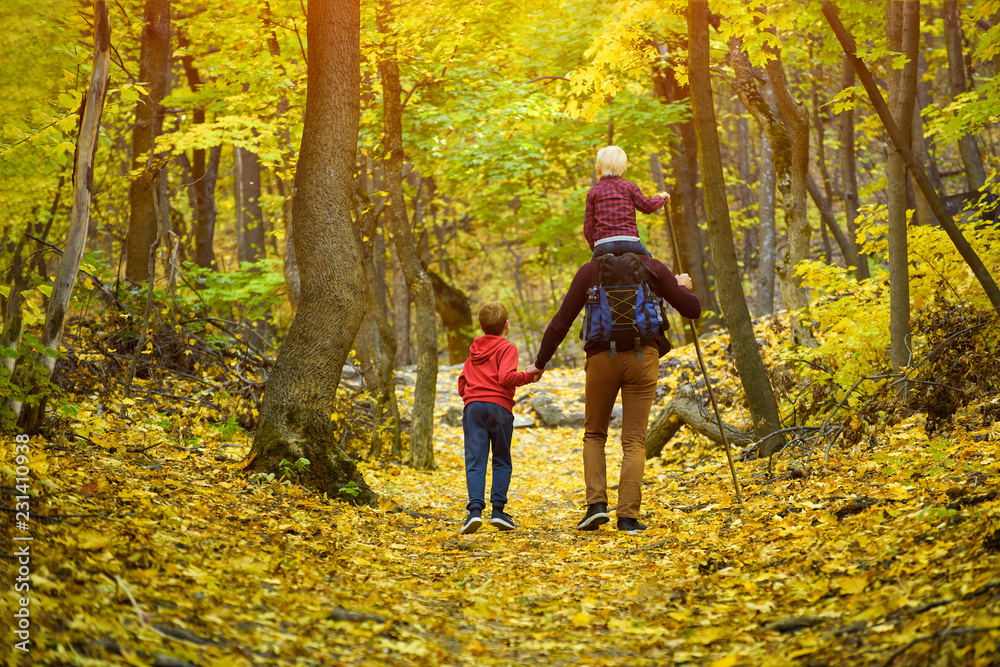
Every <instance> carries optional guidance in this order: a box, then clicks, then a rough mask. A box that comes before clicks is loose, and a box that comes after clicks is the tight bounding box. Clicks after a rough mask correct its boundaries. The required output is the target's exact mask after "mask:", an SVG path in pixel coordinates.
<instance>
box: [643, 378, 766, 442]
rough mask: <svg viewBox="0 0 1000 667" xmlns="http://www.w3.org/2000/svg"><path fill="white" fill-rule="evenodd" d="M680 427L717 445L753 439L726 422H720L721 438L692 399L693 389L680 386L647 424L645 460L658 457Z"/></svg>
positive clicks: (693, 398) (716, 429) (715, 426)
mask: <svg viewBox="0 0 1000 667" xmlns="http://www.w3.org/2000/svg"><path fill="white" fill-rule="evenodd" d="M682 426H688V427H689V428H690V429H691V430H692V431H694V432H695V433H698V434H700V435H703V436H705V437H707V438H709V439H710V440H712V441H713V442H716V443H718V444H720V445H721V444H723V443H724V442H727V441H728V442H729V444H730V445H748V444H750V443H751V442H753V433H752V432H747V431H741V430H740V429H738V428H736V427H735V426H731V425H729V424H726V423H723V424H722V428H723V429H724V430H725V432H726V439H725V440H723V439H722V433H721V432H720V429H719V424H718V423H717V422H714V421H711V420H710V418H707V417H706V416H705V411H704V410H702V407H701V403H699V402H698V401H697V399H696V398H695V393H694V388H693V387H692V386H691V385H684V386H683V387H680V388H678V389H677V392H676V393H675V394H674V397H673V398H671V399H670V402H668V403H667V404H666V405H665V406H663V409H662V410H660V413H659V414H658V415H656V418H655V419H654V420H653V421H652V423H651V424H650V425H649V430H648V431H647V432H646V459H647V460H648V459H651V458H654V457H656V456H659V455H660V453H661V452H662V451H663V447H664V446H665V445H666V444H667V443H668V442H670V439H671V438H673V437H674V435H676V433H677V431H679V430H680V429H681V427H682Z"/></svg>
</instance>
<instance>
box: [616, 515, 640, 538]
mask: <svg viewBox="0 0 1000 667" xmlns="http://www.w3.org/2000/svg"><path fill="white" fill-rule="evenodd" d="M618 530H624V531H625V532H626V533H628V534H629V535H638V534H639V533H641V532H642V531H644V530H646V524H644V523H640V522H639V520H638V519H633V518H631V517H627V516H620V517H618Z"/></svg>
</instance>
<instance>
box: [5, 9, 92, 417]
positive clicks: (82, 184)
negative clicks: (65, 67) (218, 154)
mask: <svg viewBox="0 0 1000 667" xmlns="http://www.w3.org/2000/svg"><path fill="white" fill-rule="evenodd" d="M110 65H111V25H110V22H109V21H108V5H107V3H106V2H105V0H97V1H96V2H95V3H94V59H93V65H92V68H91V75H90V85H89V86H88V88H87V92H86V95H85V97H84V104H83V112H82V113H81V115H80V126H79V128H80V129H79V134H78V135H77V140H76V153H75V155H74V156H73V208H72V212H71V213H70V222H69V232H68V233H67V237H66V245H65V247H64V248H63V254H62V258H61V259H60V260H59V268H58V269H57V270H56V278H55V280H54V281H53V284H52V295H51V297H50V299H49V302H48V307H47V308H46V311H45V325H44V326H43V328H42V338H41V343H42V345H43V346H44V347H46V348H50V349H53V350H58V349H59V345H60V343H61V342H62V333H63V325H64V323H65V321H66V311H67V310H68V308H69V300H70V297H71V296H72V295H73V287H74V285H75V284H76V275H77V272H78V271H79V268H80V261H81V260H82V259H83V253H84V250H85V249H86V246H87V228H88V221H89V217H90V197H91V191H92V189H93V187H94V182H93V179H94V157H95V155H96V154H97V145H98V141H97V139H98V134H99V132H100V127H101V114H102V113H103V111H104V96H105V93H106V92H107V88H108V77H109V72H110ZM41 362H42V367H43V371H42V372H43V377H42V378H37V377H29V376H27V375H25V377H26V378H27V379H28V381H29V382H31V383H32V385H33V386H32V388H31V389H29V390H28V391H27V392H26V395H28V396H31V395H35V396H39V397H40V400H39V401H38V402H35V403H32V404H31V405H30V406H29V407H28V409H27V410H22V408H23V406H22V404H21V403H20V402H19V401H12V402H11V406H10V407H11V409H12V411H13V413H14V419H16V420H17V421H18V423H19V425H20V426H21V428H22V429H23V432H24V433H27V434H29V435H34V434H36V433H38V428H39V426H40V425H41V422H42V416H43V415H44V414H45V403H46V400H47V399H48V396H47V394H45V393H44V392H45V390H44V389H42V388H41V385H42V382H43V381H44V380H47V379H48V378H49V377H50V376H51V375H52V370H53V369H54V368H55V365H56V359H55V357H54V356H50V355H47V354H43V355H42V359H41Z"/></svg>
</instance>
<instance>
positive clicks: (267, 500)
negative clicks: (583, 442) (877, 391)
mask: <svg viewBox="0 0 1000 667" xmlns="http://www.w3.org/2000/svg"><path fill="white" fill-rule="evenodd" d="M706 347H708V346H706ZM684 353H685V352H683V351H680V352H679V353H678V354H684ZM679 372H682V371H679ZM449 373H450V376H449ZM449 373H443V374H442V377H441V384H442V388H443V391H444V389H445V388H446V385H447V384H448V383H450V382H453V381H454V375H455V372H453V371H452V372H449ZM581 378H582V370H577V371H551V372H548V373H546V375H545V377H544V378H543V381H542V383H541V385H542V386H541V387H539V388H544V389H548V390H550V391H552V392H553V393H554V394H555V395H556V396H557V397H558V398H560V399H562V398H565V399H566V400H567V401H574V400H576V398H577V397H578V396H579V392H580V389H579V382H580V380H581ZM670 381H673V380H671V379H670V378H667V379H666V380H665V382H670ZM403 394H404V399H405V392H403ZM442 395H443V396H444V395H445V394H444V393H443V394H442ZM457 400H458V399H457V397H453V396H448V397H446V400H445V401H444V402H445V403H449V402H451V401H457ZM404 405H405V400H404ZM521 406H523V402H522V403H521V404H519V407H518V408H517V409H518V410H521V409H522V407H521ZM446 407H447V406H446V405H441V406H439V415H438V417H439V418H440V417H441V416H443V413H444V409H445V408H446ZM200 416H201V417H204V416H205V415H199V414H197V413H196V412H194V411H191V412H187V413H183V414H182V415H180V416H179V419H180V421H177V418H175V421H174V422H171V421H170V420H169V419H164V418H163V417H162V416H158V415H152V416H150V415H149V414H136V415H135V417H134V418H133V419H127V420H122V419H120V418H119V417H118V416H117V413H116V412H115V413H108V412H106V411H105V412H103V413H101V414H98V411H97V410H96V409H93V406H90V405H85V407H84V408H83V410H82V412H81V414H80V415H79V419H80V423H84V424H87V428H88V429H89V430H88V431H87V434H88V437H89V438H91V439H92V440H93V442H94V445H91V444H88V443H82V442H80V441H78V442H71V441H67V439H65V438H62V437H61V436H59V437H55V438H54V440H53V441H51V442H41V441H38V440H37V439H36V440H33V441H32V445H31V463H30V467H31V475H30V477H31V482H30V483H31V486H32V489H33V490H34V491H35V492H36V493H38V494H40V495H39V496H37V497H33V498H32V500H31V503H32V519H31V522H30V527H29V532H30V534H31V536H32V537H33V542H32V543H31V546H32V552H31V554H32V556H31V558H32V560H31V564H30V567H31V579H30V581H31V593H30V595H31V600H32V602H31V605H32V606H31V609H32V621H31V622H32V623H33V624H34V625H33V626H32V627H33V628H34V629H35V631H36V632H35V634H34V635H33V636H32V637H33V641H35V642H36V643H35V644H33V649H32V650H33V653H32V654H31V656H30V658H31V661H32V662H33V663H37V664H42V663H46V662H47V663H50V664H51V663H58V664H81V665H82V664H88V665H90V664H117V663H120V662H122V661H123V660H126V659H127V660H131V661H132V662H133V664H148V663H149V662H150V661H151V660H154V659H155V657H156V656H157V655H159V656H161V658H160V659H159V660H160V664H167V663H168V662H169V661H168V660H167V657H169V658H171V659H172V660H182V661H185V662H186V663H188V664H198V665H249V664H302V665H331V664H332V665H380V664H392V665H414V664H417V665H529V664H530V665H535V664H539V665H541V664H544V665H577V664H586V665H665V664H685V663H686V664H699V665H701V664H704V665H713V666H714V667H726V666H727V665H728V666H732V665H757V664H765V665H771V664H778V665H783V664H789V665H791V664H815V665H826V664H864V665H868V664H872V665H875V664H879V665H881V664H886V663H887V662H888V663H891V664H896V665H900V664H924V663H925V662H927V661H928V660H929V659H931V657H934V658H935V659H938V658H940V659H941V660H945V661H950V663H949V664H973V665H988V664H993V663H992V661H993V660H995V656H996V655H997V646H998V642H1000V629H997V628H996V626H997V622H996V619H997V618H1000V579H998V577H997V572H1000V502H998V489H1000V482H998V458H1000V427H996V426H994V429H993V431H991V430H989V429H986V430H981V431H978V432H969V433H965V434H963V435H961V437H956V438H954V439H952V440H943V439H942V440H927V438H926V436H924V435H923V429H922V426H921V424H920V422H919V421H918V420H916V419H914V420H912V421H910V422H904V423H903V424H900V425H899V426H897V427H896V428H895V429H894V430H893V431H892V432H891V433H888V434H887V435H886V441H885V442H884V443H882V444H881V445H880V446H878V447H876V448H874V449H871V450H863V449H859V450H856V451H854V452H853V453H851V454H850V456H847V455H846V454H841V455H839V456H838V457H837V458H834V459H833V460H831V461H830V462H827V463H823V462H822V461H818V460H814V461H813V462H812V464H811V466H810V469H809V471H808V473H807V474H806V476H804V477H802V476H798V475H797V473H793V472H792V471H791V470H790V469H789V466H788V464H789V463H791V462H793V460H794V459H792V458H791V456H786V457H784V458H782V459H781V460H779V462H778V465H777V474H776V475H775V476H774V477H772V478H765V477H764V467H763V466H764V464H763V462H751V463H743V464H740V465H739V471H740V474H741V476H742V477H743V484H744V487H743V492H744V498H745V502H744V504H743V505H742V506H737V505H736V504H735V503H734V502H733V500H732V498H731V495H730V494H731V480H730V478H729V473H728V469H727V467H726V466H725V459H724V456H723V455H722V453H721V452H719V451H718V448H716V447H712V446H710V445H709V444H708V443H706V442H703V441H701V440H699V439H693V438H689V437H687V436H685V435H683V434H680V435H679V436H678V437H677V438H676V441H675V442H672V443H671V446H668V448H667V449H666V450H665V452H664V456H663V457H661V458H658V459H656V460H654V461H650V462H648V465H647V470H646V475H645V484H644V487H643V489H644V500H643V517H642V518H643V521H644V522H645V523H647V524H648V525H649V530H647V531H646V532H645V533H643V534H641V535H638V536H629V535H627V534H624V533H619V532H617V531H614V530H612V529H611V527H612V525H613V524H609V525H607V526H603V527H602V528H601V529H600V530H598V531H596V532H590V533H587V532H583V533H581V532H578V531H576V530H574V526H575V524H576V522H577V521H578V520H579V518H580V516H581V515H582V512H583V507H584V494H583V481H582V474H581V468H582V463H581V457H580V451H579V448H580V437H581V433H580V431H579V430H578V429H577V430H573V429H518V430H516V431H515V435H514V443H513V452H514V454H513V456H514V475H513V480H512V483H511V489H510V494H509V496H510V503H509V505H508V509H509V510H510V512H511V513H512V514H513V515H514V517H515V518H516V520H517V522H518V524H519V528H518V530H516V531H513V532H506V533H505V532H500V531H497V530H495V529H493V528H491V527H489V526H484V527H483V528H481V529H480V531H479V532H477V533H476V534H474V535H469V536H460V535H458V533H457V531H458V528H459V526H460V524H461V522H462V520H463V519H464V517H465V509H464V508H465V502H466V489H465V480H464V465H463V457H462V451H463V449H462V435H461V429H460V428H457V427H451V426H445V425H439V426H438V427H437V428H436V432H435V433H436V435H435V437H436V443H435V447H436V450H435V455H436V462H437V466H438V468H437V470H435V471H433V472H417V471H414V470H412V469H410V468H408V467H405V466H400V465H399V464H398V463H394V462H391V461H386V460H379V461H365V462H362V463H361V468H362V470H363V472H364V475H365V478H366V480H368V481H369V483H370V484H371V485H372V486H373V487H374V488H375V489H376V490H377V491H378V492H379V493H381V494H383V495H385V496H386V497H388V498H391V499H392V500H393V501H395V502H396V503H399V504H400V505H401V506H403V507H405V508H407V509H409V510H414V511H417V512H421V513H423V514H426V515H433V517H437V518H425V517H419V516H414V515H412V514H407V513H404V512H391V511H387V510H388V509H389V506H388V505H385V506H383V508H382V509H378V508H364V507H362V508H359V507H352V506H349V505H346V504H344V503H341V502H330V501H327V500H324V499H323V498H321V497H317V496H316V495H315V494H314V493H312V492H310V491H308V490H307V489H303V488H301V487H298V486H295V485H290V486H284V485H280V484H275V483H268V482H263V483H260V482H258V481H254V480H251V479H248V478H247V477H246V476H244V475H243V474H242V473H241V470H240V469H241V466H242V463H241V461H240V458H241V456H242V455H245V454H246V453H247V452H248V451H249V446H248V442H247V441H246V437H245V436H241V435H240V433H239V432H233V431H232V430H231V429H227V428H226V427H223V428H221V430H220V428H219V427H217V426H216V427H213V426H207V425H205V424H204V423H202V422H201V420H200V419H199V417H200ZM737 416H738V415H733V414H729V415H726V419H727V421H729V420H731V421H734V422H736V421H737V419H736V417H737ZM209 418H210V417H209ZM180 425H183V428H184V431H183V433H184V437H183V439H178V437H176V435H174V434H175V433H176V432H177V428H178V426H180ZM994 431H996V432H994ZM95 445H96V446H95ZM13 447H14V443H13V441H12V440H10V439H0V450H2V451H0V456H2V458H0V460H2V461H4V462H7V461H11V460H13ZM142 449H146V451H145V452H143V451H140V450H142ZM619 460H620V447H619V446H618V440H617V433H616V432H615V433H612V436H611V438H610V439H609V446H608V469H609V477H610V479H609V481H610V482H611V484H614V481H615V480H616V478H617V473H618V463H619ZM799 463H801V461H800V462H799ZM5 465H7V464H6V463H5ZM0 472H3V474H4V476H5V478H6V476H7V474H8V472H9V473H11V474H13V471H12V470H7V469H6V468H4V469H0ZM4 483H12V482H6V481H5V482H4ZM609 494H610V499H609V500H610V503H609V504H611V505H614V504H615V502H616V497H615V492H614V490H613V489H612V490H610V491H609ZM2 516H3V520H4V521H5V524H4V525H2V526H0V530H2V533H3V534H4V535H7V534H10V533H11V532H13V531H14V527H13V525H12V522H11V515H10V514H8V513H3V514H2ZM6 558H7V559H9V558H10V556H9V555H7V556H6ZM11 588H12V587H11ZM11 588H8V589H6V590H5V592H4V597H3V600H4V604H5V606H6V605H9V604H11V603H12V601H13V600H15V599H16V596H15V595H13V592H12V591H11ZM5 646H7V647H9V646H10V644H5ZM897 651H898V652H900V653H899V656H898V657H897V658H895V660H894V661H892V660H890V658H891V657H892V656H893V654H894V653H896V652H897ZM85 656H89V657H85ZM123 656H124V657H123ZM3 657H4V658H5V660H6V664H9V665H19V664H28V663H26V662H24V661H19V660H18V656H14V655H10V654H8V655H6V656H3ZM170 664H184V663H178V662H172V663H170ZM941 664H944V663H941Z"/></svg>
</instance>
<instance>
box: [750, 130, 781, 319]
mask: <svg viewBox="0 0 1000 667" xmlns="http://www.w3.org/2000/svg"><path fill="white" fill-rule="evenodd" d="M758 173H759V174H760V178H759V180H758V182H757V218H758V219H759V220H760V243H759V244H758V248H759V250H758V260H757V272H756V274H755V275H754V285H755V287H756V296H757V314H758V315H770V314H771V313H773V312H774V265H775V263H776V261H777V256H778V252H777V248H776V245H777V239H778V230H777V225H776V224H775V220H774V209H775V201H774V200H775V197H776V195H777V178H776V171H775V162H774V152H773V151H772V150H771V139H770V138H769V137H768V134H767V132H766V131H765V130H764V129H763V128H761V132H760V163H759V167H758Z"/></svg>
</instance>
